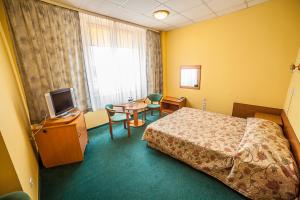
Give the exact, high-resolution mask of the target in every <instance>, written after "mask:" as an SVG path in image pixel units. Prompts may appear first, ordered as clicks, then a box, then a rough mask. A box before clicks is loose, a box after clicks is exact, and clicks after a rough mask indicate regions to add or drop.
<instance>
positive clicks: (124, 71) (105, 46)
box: [80, 13, 147, 110]
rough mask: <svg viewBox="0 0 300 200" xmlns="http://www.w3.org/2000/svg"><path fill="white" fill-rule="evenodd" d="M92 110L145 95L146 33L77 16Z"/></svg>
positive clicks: (97, 19)
mask: <svg viewBox="0 0 300 200" xmlns="http://www.w3.org/2000/svg"><path fill="white" fill-rule="evenodd" d="M80 25H81V33H82V42H83V51H84V57H85V66H86V71H87V80H88V87H89V91H90V98H91V104H92V108H93V110H97V109H100V108H103V107H104V106H105V105H106V104H122V103H125V102H127V101H128V98H129V97H132V98H134V99H140V98H144V97H145V96H146V95H147V79H146V30H145V29H142V28H138V27H135V26H131V25H128V24H124V23H120V22H115V21H112V20H109V19H106V18H102V17H96V16H92V15H87V14H84V13H80Z"/></svg>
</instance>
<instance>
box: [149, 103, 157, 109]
mask: <svg viewBox="0 0 300 200" xmlns="http://www.w3.org/2000/svg"><path fill="white" fill-rule="evenodd" d="M147 107H148V108H150V109H151V108H152V109H154V108H160V105H159V104H148V106H147Z"/></svg>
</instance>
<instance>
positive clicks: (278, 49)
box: [164, 0, 300, 114]
mask: <svg viewBox="0 0 300 200" xmlns="http://www.w3.org/2000/svg"><path fill="white" fill-rule="evenodd" d="M299 24H300V1H299V0H270V1H267V2H266V3H263V4H260V5H257V6H254V7H251V8H249V9H245V10H241V11H238V12H235V13H232V14H229V15H225V16H222V17H218V18H216V19H212V20H207V21H204V22H200V23H197V24H194V25H190V26H186V27H183V28H179V29H175V30H172V31H169V32H167V33H165V34H166V36H165V37H164V38H165V41H164V43H165V45H166V47H165V53H164V56H166V65H167V66H166V68H167V69H166V73H167V76H166V79H165V80H164V83H166V87H167V88H166V94H167V95H169V96H175V97H180V96H185V97H187V100H188V105H189V106H192V107H196V108H200V106H201V99H202V98H203V97H205V98H206V99H207V109H208V110H210V111H215V112H221V113H225V114H231V112H232V105H233V102H243V103H249V104H256V105H262V106H270V107H277V108H283V105H284V101H285V96H286V91H287V88H288V85H289V81H290V78H291V73H290V71H289V66H290V64H291V63H292V62H293V61H294V59H295V52H296V50H297V49H298V48H299V46H300V36H299V34H300V26H299ZM164 59H165V58H164ZM195 64H200V65H202V75H201V89H200V90H192V89H182V88H179V67H180V65H195Z"/></svg>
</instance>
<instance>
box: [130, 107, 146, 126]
mask: <svg viewBox="0 0 300 200" xmlns="http://www.w3.org/2000/svg"><path fill="white" fill-rule="evenodd" d="M124 106H125V110H128V111H129V112H130V111H132V112H133V120H131V121H130V126H133V127H140V126H143V125H144V124H145V121H144V120H141V119H139V114H138V112H139V111H141V110H145V108H147V104H146V103H144V102H134V103H127V104H124Z"/></svg>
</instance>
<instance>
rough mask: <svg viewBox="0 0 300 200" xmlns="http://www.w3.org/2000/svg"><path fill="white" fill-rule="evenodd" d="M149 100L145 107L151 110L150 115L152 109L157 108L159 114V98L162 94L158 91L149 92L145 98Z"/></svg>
mask: <svg viewBox="0 0 300 200" xmlns="http://www.w3.org/2000/svg"><path fill="white" fill-rule="evenodd" d="M147 99H149V100H150V102H151V103H150V104H148V106H147V108H148V110H150V111H151V115H153V110H159V116H161V109H160V100H161V99H162V95H161V94H158V93H154V94H149V95H148V96H147V98H146V100H147Z"/></svg>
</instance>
